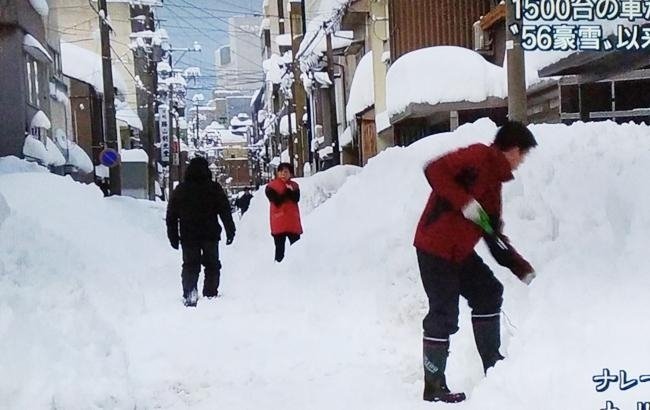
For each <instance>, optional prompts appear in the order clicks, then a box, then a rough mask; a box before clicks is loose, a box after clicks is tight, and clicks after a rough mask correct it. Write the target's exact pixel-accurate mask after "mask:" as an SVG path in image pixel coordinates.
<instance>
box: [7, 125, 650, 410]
mask: <svg viewBox="0 0 650 410" xmlns="http://www.w3.org/2000/svg"><path fill="white" fill-rule="evenodd" d="M532 129H533V132H534V133H535V134H536V135H537V137H538V141H539V143H540V147H539V148H538V149H536V150H535V151H534V152H533V153H532V154H531V155H530V158H529V159H528V160H527V162H526V163H524V164H523V165H522V168H521V170H520V171H518V172H517V175H516V176H517V179H516V180H515V181H514V182H511V183H509V184H508V185H507V186H506V189H505V192H504V194H505V201H504V203H505V210H504V211H505V221H506V233H508V234H509V235H510V237H511V239H512V240H513V243H514V244H515V245H516V246H517V248H518V250H519V251H520V252H521V253H522V254H523V255H525V256H526V257H527V258H528V259H529V260H530V261H531V263H532V264H533V265H534V266H535V267H536V269H537V271H538V278H537V279H536V281H535V282H533V284H532V286H531V287H529V288H527V287H525V286H524V285H522V284H521V283H519V282H518V281H517V280H516V279H515V278H514V276H512V275H511V274H510V273H509V272H507V271H505V270H504V269H502V268H500V267H498V266H496V264H495V263H494V262H493V261H492V260H491V258H490V257H489V256H486V261H487V262H488V263H489V264H490V265H491V266H493V267H494V269H495V272H496V274H497V276H498V277H499V278H500V279H501V280H502V281H503V283H504V285H505V288H506V294H505V299H506V302H505V305H504V310H505V311H506V312H507V314H508V316H509V318H510V320H511V322H512V325H506V326H504V334H503V338H504V346H503V348H502V352H503V353H505V355H506V356H507V359H506V360H505V361H503V362H501V363H499V364H498V365H497V367H496V368H495V369H493V370H492V371H490V373H489V375H488V377H487V378H483V376H482V374H481V373H482V372H481V367H480V364H479V363H480V362H479V358H478V355H477V354H476V353H475V348H474V346H473V340H472V334H471V329H470V324H469V317H468V316H469V313H468V311H467V308H466V307H465V306H463V308H462V309H461V330H460V332H459V333H458V334H457V335H455V336H454V337H453V338H452V354H451V358H450V361H449V363H448V380H449V383H450V384H451V385H452V386H454V387H456V388H458V389H465V391H467V392H468V393H469V394H470V397H469V401H468V402H466V403H464V404H461V405H458V406H455V408H459V409H480V410H485V409H495V410H496V409H500V410H502V409H513V410H515V409H517V410H519V409H522V408H526V409H539V410H542V409H544V410H547V409H565V408H566V409H572V408H580V409H582V408H584V409H598V408H602V407H604V404H605V401H606V400H612V401H614V402H615V404H616V405H618V406H619V407H620V408H621V409H627V408H635V407H636V401H637V400H647V399H648V387H646V385H644V384H639V385H638V386H636V387H634V388H632V389H630V390H627V391H624V392H621V391H619V389H618V386H617V385H616V386H614V385H612V386H610V389H609V390H608V391H607V392H606V393H597V392H596V391H595V388H594V387H595V384H594V383H593V382H592V377H593V376H594V375H596V374H598V373H601V372H602V368H604V367H609V368H610V369H611V370H612V372H614V373H618V370H627V373H628V377H638V376H639V375H641V374H648V373H650V370H649V369H648V368H647V367H646V368H644V367H643V366H647V363H649V362H650V360H649V359H650V352H649V351H648V349H647V342H646V339H647V337H648V334H649V333H650V331H648V330H647V313H648V308H647V306H646V304H647V296H646V295H645V293H646V289H648V286H649V285H650V278H648V277H647V274H646V273H645V272H644V267H645V265H646V258H645V254H646V252H647V251H646V248H647V241H646V240H645V238H646V235H647V231H648V229H649V228H650V216H649V214H648V213H647V211H646V210H647V209H648V208H649V206H650V189H649V188H648V187H647V184H645V181H644V176H645V175H647V174H648V165H647V164H650V128H649V127H647V126H635V125H622V126H618V125H615V124H612V123H599V124H588V125H585V124H576V125H573V126H571V127H567V126H562V125H542V126H533V127H532ZM494 131H495V126H494V124H492V123H491V122H489V121H487V120H482V121H479V122H477V123H475V124H470V125H466V126H463V127H461V128H460V129H459V130H457V131H456V132H454V133H449V134H443V135H436V136H434V137H431V138H428V139H425V140H423V141H420V142H418V143H416V144H414V145H412V146H410V147H408V148H392V149H389V150H388V151H386V152H384V153H382V154H380V155H379V156H377V157H375V158H374V159H372V160H371V161H370V162H369V164H368V165H367V166H366V167H365V168H364V169H363V170H361V172H359V169H357V168H347V169H345V168H340V169H335V170H332V171H329V173H327V174H317V175H316V176H314V177H311V178H306V179H303V180H299V181H298V182H299V183H300V184H301V188H302V197H303V203H302V212H303V222H304V227H305V235H303V238H302V239H301V240H300V241H299V242H298V243H296V244H295V245H294V246H292V247H291V248H290V249H288V250H287V257H286V259H285V261H284V262H283V263H282V264H274V263H273V262H272V239H271V237H270V235H269V232H268V229H269V228H268V203H267V202H266V200H265V198H264V196H263V192H262V191H260V192H257V193H256V194H255V197H254V199H253V201H252V203H251V207H250V210H249V212H248V213H247V214H245V215H244V217H243V218H242V219H241V220H240V221H239V228H238V233H237V237H236V238H235V244H234V245H232V246H231V247H223V246H222V247H221V252H222V262H223V265H224V268H223V276H222V286H221V290H222V292H223V295H224V296H223V297H222V298H219V299H218V300H216V301H206V300H200V301H199V306H198V308H197V309H195V310H194V309H191V310H188V309H185V308H183V307H182V305H181V304H180V301H179V292H180V283H179V282H180V281H179V278H178V276H179V275H178V270H179V260H178V259H179V255H178V253H175V252H173V251H171V250H169V248H168V247H167V244H166V239H165V237H164V228H163V223H162V217H163V208H162V206H161V205H158V204H149V203H147V202H143V201H136V200H130V199H103V198H101V195H100V193H99V191H98V190H97V189H94V188H91V187H84V186H82V185H79V184H76V183H72V182H71V181H69V180H66V179H65V178H60V177H56V176H52V175H49V174H35V173H13V174H4V175H0V194H2V196H3V197H4V198H5V200H6V202H7V204H8V206H9V208H10V214H8V213H7V212H4V213H3V212H2V211H0V215H5V221H4V223H3V224H2V225H0V262H1V263H0V340H1V342H0V352H1V353H0V403H8V407H9V408H62V409H71V408H72V409H75V408H93V407H95V408H129V409H131V408H134V407H135V406H137V407H138V408H193V409H194V408H196V409H213V408H227V409H260V408H264V409H283V410H284V409H328V410H330V409H332V408H350V409H373V410H374V409H398V408H410V409H412V408H422V409H426V408H432V407H436V405H433V404H430V403H423V402H421V401H420V395H421V372H422V370H421V363H420V361H421V356H420V351H421V330H420V329H421V326H420V321H421V319H422V316H423V315H424V313H425V311H426V303H425V296H424V292H423V291H422V287H421V284H420V280H419V273H418V271H417V268H416V261H415V255H414V250H413V248H412V246H411V242H412V237H413V232H414V229H415V224H416V222H417V218H418V217H419V214H420V212H421V210H422V207H423V206H424V201H425V199H426V197H427V195H428V192H429V188H428V186H427V184H426V181H425V179H424V177H423V175H422V166H423V165H424V164H425V162H426V161H427V160H428V159H430V158H432V157H434V156H437V155H439V154H441V153H442V152H445V151H447V150H449V149H452V148H454V147H458V146H463V145H467V144H469V143H471V142H475V141H484V142H487V141H489V140H490V139H491V137H492V135H493V134H494ZM1 165H2V164H1V163H0V166H1ZM319 179H320V180H319ZM326 185H328V186H329V187H328V188H324V187H325V186H326ZM341 185H342V186H341ZM27 187H31V188H29V189H28V188H27ZM339 187H340V189H339ZM334 192H336V193H335V194H334ZM0 208H2V206H1V205H0ZM7 214H8V215H7ZM481 253H482V254H484V255H487V253H486V252H484V250H483V249H482V248H481ZM8 375H10V376H8ZM599 406H600V407H599Z"/></svg>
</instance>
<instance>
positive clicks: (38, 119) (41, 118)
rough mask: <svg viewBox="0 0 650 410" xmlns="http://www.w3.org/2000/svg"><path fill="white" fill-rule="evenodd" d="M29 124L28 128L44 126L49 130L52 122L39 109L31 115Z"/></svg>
mask: <svg viewBox="0 0 650 410" xmlns="http://www.w3.org/2000/svg"><path fill="white" fill-rule="evenodd" d="M29 126H30V128H45V129H46V130H49V129H50V128H52V123H51V122H50V119H49V118H47V115H46V114H45V113H44V112H43V111H41V110H39V111H38V112H37V113H36V114H34V116H33V117H32V121H31V122H30V124H29Z"/></svg>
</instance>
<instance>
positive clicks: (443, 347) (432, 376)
mask: <svg viewBox="0 0 650 410" xmlns="http://www.w3.org/2000/svg"><path fill="white" fill-rule="evenodd" d="M422 345H423V355H422V358H423V365H424V394H423V396H422V398H423V399H424V400H426V401H441V402H444V403H458V402H461V401H463V400H465V398H466V397H465V393H452V392H451V391H449V388H448V387H447V382H446V380H445V368H446V366H447V356H448V355H449V342H437V341H431V340H428V339H424V340H423V341H422Z"/></svg>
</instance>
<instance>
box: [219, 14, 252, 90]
mask: <svg viewBox="0 0 650 410" xmlns="http://www.w3.org/2000/svg"><path fill="white" fill-rule="evenodd" d="M261 22H262V20H261V18H259V17H231V18H229V19H228V23H229V29H228V37H229V41H228V44H227V45H225V46H223V47H221V48H219V49H218V50H217V51H216V53H215V60H216V68H217V88H218V89H219V90H229V91H240V92H242V93H243V94H248V95H251V94H252V93H253V92H254V91H256V90H258V89H259V88H260V87H261V86H262V82H263V81H262V75H263V74H262V45H261V43H260V38H259V31H260V25H261Z"/></svg>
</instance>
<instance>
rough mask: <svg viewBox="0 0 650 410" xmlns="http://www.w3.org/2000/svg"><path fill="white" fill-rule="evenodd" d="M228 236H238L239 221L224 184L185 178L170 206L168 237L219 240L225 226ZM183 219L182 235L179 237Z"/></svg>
mask: <svg viewBox="0 0 650 410" xmlns="http://www.w3.org/2000/svg"><path fill="white" fill-rule="evenodd" d="M217 216H218V217H220V218H221V222H222V223H223V225H224V228H225V230H226V237H227V238H232V237H234V236H235V223H234V222H233V220H232V212H231V209H230V203H229V202H228V197H227V196H226V193H225V192H224V191H223V188H222V187H221V185H219V184H218V183H216V182H213V181H210V180H207V181H206V180H202V181H187V180H186V181H184V182H182V183H180V184H179V185H178V186H177V187H176V189H174V192H173V193H172V195H171V198H170V200H169V205H168V206H167V218H166V220H167V237H168V238H169V240H170V242H172V243H173V242H175V241H176V242H178V241H179V239H180V242H181V243H188V242H200V241H218V240H219V239H221V226H220V225H219V220H218V218H217ZM179 222H180V236H179V229H178V228H179Z"/></svg>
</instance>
